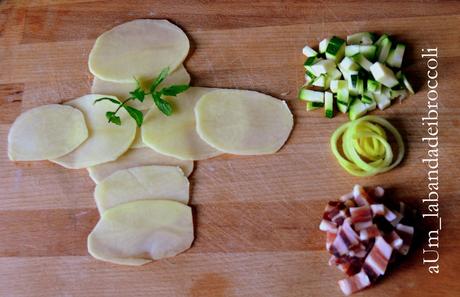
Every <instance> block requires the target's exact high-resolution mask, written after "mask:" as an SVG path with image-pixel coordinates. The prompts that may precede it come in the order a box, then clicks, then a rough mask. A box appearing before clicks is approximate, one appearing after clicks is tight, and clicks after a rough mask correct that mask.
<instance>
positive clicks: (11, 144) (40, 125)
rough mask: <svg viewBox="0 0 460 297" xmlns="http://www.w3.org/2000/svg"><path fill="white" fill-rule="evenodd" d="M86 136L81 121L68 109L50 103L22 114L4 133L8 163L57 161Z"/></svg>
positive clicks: (85, 129)
mask: <svg viewBox="0 0 460 297" xmlns="http://www.w3.org/2000/svg"><path fill="white" fill-rule="evenodd" d="M87 137H88V129H87V128H86V123H85V118H84V117H83V114H82V113H81V111H80V110H78V109H75V108H73V107H71V106H66V105H60V104H50V105H43V106H39V107H35V108H32V109H30V110H28V111H26V112H24V113H22V114H21V115H20V116H19V117H18V118H17V119H16V120H15V121H14V123H13V125H12V126H11V128H10V131H9V134H8V156H9V158H10V159H11V160H12V161H36V160H48V159H53V158H58V157H61V156H63V155H66V154H68V153H70V152H72V151H73V150H74V149H76V148H77V147H78V146H79V145H80V144H82V143H83V142H84V141H85V140H86V138H87Z"/></svg>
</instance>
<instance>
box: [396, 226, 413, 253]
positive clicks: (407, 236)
mask: <svg viewBox="0 0 460 297" xmlns="http://www.w3.org/2000/svg"><path fill="white" fill-rule="evenodd" d="M395 231H396V233H398V235H399V237H401V239H402V240H403V244H402V246H401V247H400V248H399V249H398V251H399V252H400V253H401V254H403V255H407V253H409V249H410V246H411V244H412V238H413V237H414V227H412V226H407V225H403V224H398V225H396V230H395Z"/></svg>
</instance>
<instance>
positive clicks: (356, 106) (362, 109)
mask: <svg viewBox="0 0 460 297" xmlns="http://www.w3.org/2000/svg"><path fill="white" fill-rule="evenodd" d="M367 109H368V106H367V105H366V104H365V103H363V102H361V100H355V101H353V103H352V104H351V106H350V111H349V113H348V116H349V117H350V120H352V121H353V120H356V119H357V118H360V117H362V116H363V115H365V114H366V113H367Z"/></svg>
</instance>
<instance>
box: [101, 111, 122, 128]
mask: <svg viewBox="0 0 460 297" xmlns="http://www.w3.org/2000/svg"><path fill="white" fill-rule="evenodd" d="M105 117H106V118H107V120H109V123H114V124H115V125H118V126H120V125H121V119H120V117H119V116H117V115H116V113H115V112H113V111H107V112H106V113H105Z"/></svg>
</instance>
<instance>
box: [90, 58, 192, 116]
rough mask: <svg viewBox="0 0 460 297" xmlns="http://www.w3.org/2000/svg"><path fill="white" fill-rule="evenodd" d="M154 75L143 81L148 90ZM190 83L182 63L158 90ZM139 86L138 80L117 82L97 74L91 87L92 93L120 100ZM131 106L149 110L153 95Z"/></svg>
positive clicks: (135, 101)
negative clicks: (101, 77) (106, 79)
mask: <svg viewBox="0 0 460 297" xmlns="http://www.w3.org/2000/svg"><path fill="white" fill-rule="evenodd" d="M152 82H153V77H150V78H149V79H148V80H147V81H142V82H141V85H142V87H143V88H144V89H145V90H147V89H148V87H149V86H150V85H151V84H152ZM189 83H190V74H188V72H187V70H186V69H185V67H184V66H183V65H180V66H179V68H177V69H176V70H175V71H173V72H172V73H171V74H170V75H168V76H167V77H166V79H165V80H164V81H163V82H162V83H161V84H160V85H158V87H157V90H161V89H162V88H163V87H167V86H170V85H188V84H189ZM136 88H137V82H129V83H115V82H110V81H105V80H102V79H100V78H97V77H96V76H95V77H94V79H93V85H92V87H91V93H93V94H107V95H112V96H115V97H117V98H118V99H120V100H123V99H126V98H128V97H130V96H131V95H130V94H129V92H132V91H133V90H135V89H136ZM128 104H129V106H132V107H134V108H137V109H139V110H147V109H149V108H150V107H152V105H153V100H152V97H151V96H147V98H145V100H144V102H140V101H139V100H133V101H130V102H129V103H128Z"/></svg>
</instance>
